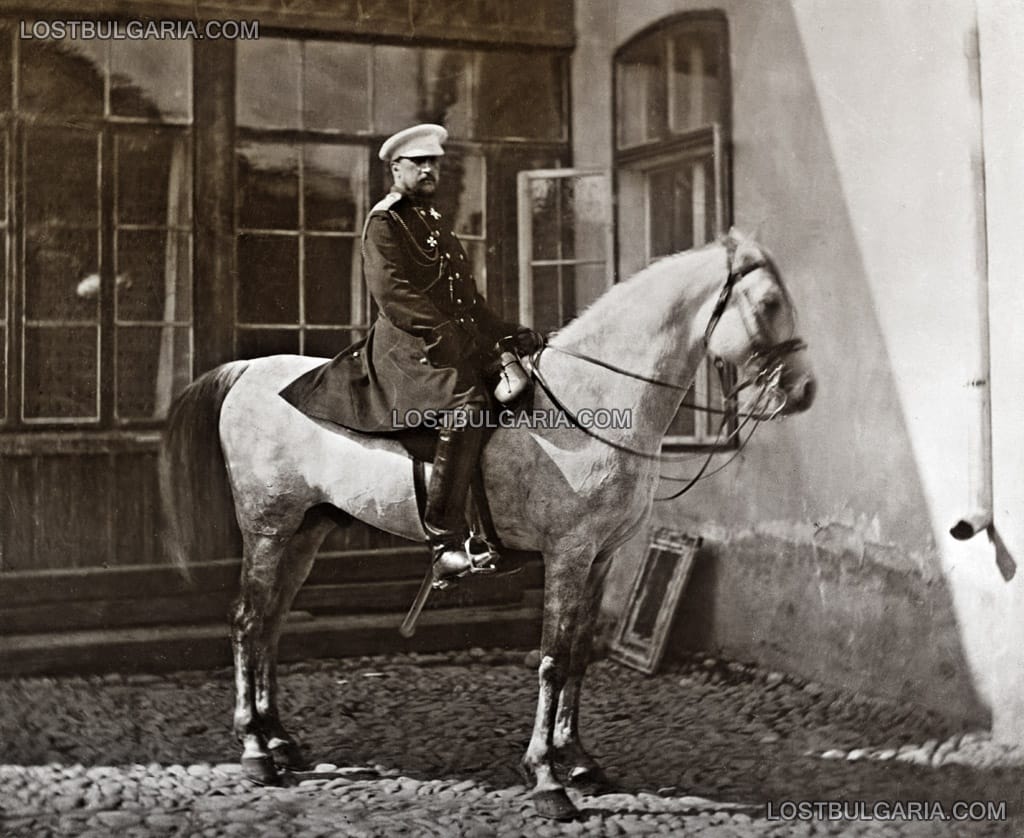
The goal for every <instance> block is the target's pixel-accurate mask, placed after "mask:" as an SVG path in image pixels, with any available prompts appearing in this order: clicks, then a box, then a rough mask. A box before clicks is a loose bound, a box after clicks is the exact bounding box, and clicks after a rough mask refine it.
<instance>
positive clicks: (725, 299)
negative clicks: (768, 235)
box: [529, 242, 806, 500]
mask: <svg viewBox="0 0 1024 838" xmlns="http://www.w3.org/2000/svg"><path fill="white" fill-rule="evenodd" d="M734 255H735V245H734V244H733V243H732V242H729V243H728V245H727V257H728V265H729V272H728V274H727V276H726V278H725V282H724V283H723V284H722V289H721V291H720V292H719V294H718V299H717V300H716V301H715V305H714V308H713V309H712V310H711V316H710V317H709V318H708V324H707V326H706V327H705V329H704V336H703V338H702V342H703V345H704V349H703V352H704V355H705V356H706V355H707V354H708V352H709V346H710V341H711V336H712V334H713V333H714V331H715V329H716V328H717V326H718V323H719V321H720V320H721V319H722V315H723V314H724V313H725V310H726V308H728V306H729V301H730V299H731V298H732V295H733V292H734V289H735V287H736V285H737V284H738V283H739V281H740V280H741V279H743V278H744V277H745V276H747V274H750V273H753V272H754V271H756V270H758V269H760V268H766V267H771V265H770V263H769V262H768V260H766V259H760V260H757V261H754V262H749V263H747V264H745V265H743V266H742V267H739V268H735V267H732V264H733V257H734ZM744 327H745V328H746V330H747V335H748V337H749V338H750V339H751V345H752V347H753V349H752V351H751V353H750V355H749V357H748V358H747V360H746V361H745V362H744V364H743V368H744V369H746V368H749V367H750V366H755V367H756V371H755V372H754V373H753V374H751V375H748V376H747V377H746V378H745V379H743V380H742V381H740V382H738V383H736V384H734V385H733V386H732V387H728V388H727V387H726V381H725V376H726V372H725V362H724V361H723V360H722V359H721V358H718V357H716V358H714V360H713V363H714V365H715V368H716V370H717V371H718V375H719V380H720V381H721V383H722V391H723V393H724V394H725V396H724V398H725V400H726V402H729V401H732V400H734V399H735V398H736V396H737V395H738V394H739V393H740V392H741V391H742V390H744V389H746V388H747V387H751V386H755V385H757V386H759V387H760V393H759V394H758V396H757V397H756V398H755V399H754V400H753V404H754V405H755V406H756V405H758V404H760V402H761V401H762V400H763V399H764V398H765V396H766V395H767V394H768V393H769V392H775V393H778V392H781V390H780V388H779V386H778V383H779V378H780V376H781V374H782V363H781V361H782V358H784V357H785V356H787V355H790V354H792V353H794V352H798V351H800V350H802V349H805V348H806V344H805V343H804V342H803V340H801V339H800V338H796V337H793V338H789V339H787V340H784V341H780V342H778V343H774V344H767V345H766V344H764V342H763V341H762V340H761V339H760V338H759V336H757V335H755V334H754V333H753V332H751V330H750V327H749V325H747V322H746V319H745V318H744ZM547 349H551V350H554V351H555V352H558V353H560V354H562V355H568V356H571V357H573V358H578V359H580V360H582V361H586V362H587V363H589V364H593V365H594V366H598V367H601V368H603V369H606V370H609V371H611V372H614V373H617V374H619V375H623V376H626V377H627V378H633V379H635V380H637V381H643V382H645V383H647V384H653V385H655V386H658V387H664V388H667V389H670V390H675V391H678V392H683V393H685V392H687V391H689V389H690V385H685V386H684V385H681V384H677V383H675V382H673V381H665V380H663V379H659V378H652V377H650V376H647V375H643V374H641V373H636V372H633V371H631V370H627V369H624V368H622V367H619V366H616V365H615V364H611V363H609V362H607V361H603V360H601V359H599V358H594V357H592V356H590V355H586V354H584V353H582V352H576V351H574V350H572V349H566V348H564V347H560V346H551V345H546V346H543V347H541V348H540V349H539V350H537V352H535V353H534V354H533V355H532V356H531V357H530V363H529V370H530V376H531V377H532V378H533V380H534V381H536V382H537V384H538V386H539V387H540V388H541V389H542V390H543V391H544V393H545V394H546V395H547V397H548V399H550V401H551V403H552V404H553V405H554V406H555V408H557V409H558V410H559V411H561V412H562V414H563V415H564V416H566V417H567V419H568V420H569V422H570V424H571V425H573V427H575V428H577V429H578V430H580V431H582V432H583V433H585V434H587V435H588V436H590V437H592V438H593V439H596V440H598V441H599V442H602V443H604V444H605V445H607V446H609V447H610V448H614V449H615V450H616V451H622V452H623V453H626V454H631V455H633V456H635V457H640V458H642V459H646V460H654V461H657V462H669V461H679V460H680V459H689V457H683V458H676V457H671V456H670V455H666V454H661V453H652V452H649V451H640V450H638V449H635V448H631V447H630V446H628V445H623V444H622V443H619V442H616V441H615V440H612V439H608V438H606V437H604V436H601V435H600V434H598V433H596V432H595V431H594V430H593V429H591V428H589V427H587V426H586V425H585V424H583V423H581V422H580V420H579V417H578V416H577V415H576V414H575V413H574V412H573V411H572V410H570V409H569V408H568V407H566V406H565V404H563V403H562V401H561V400H560V399H559V398H558V397H557V396H556V395H555V394H554V393H553V392H552V390H551V387H550V386H549V385H548V383H547V380H546V379H545V378H544V375H543V373H542V372H541V368H540V362H541V357H542V356H543V354H544V352H545V350H547ZM785 406H786V396H785V394H784V393H783V398H782V403H781V404H780V405H779V406H778V407H776V408H775V410H773V411H771V412H770V413H763V412H754V413H752V412H747V413H737V412H735V411H729V410H720V409H718V408H713V407H710V406H706V405H687V407H688V408H689V409H691V410H698V411H702V412H705V413H711V414H718V415H721V416H722V417H723V420H722V423H721V426H720V427H719V430H718V435H717V437H716V440H717V439H718V437H721V434H722V431H723V430H724V428H725V425H726V423H727V422H728V420H729V417H730V416H736V417H738V418H742V419H743V423H742V424H741V425H740V426H739V427H738V428H737V429H736V430H734V431H732V432H730V434H729V436H728V437H726V440H727V439H728V438H729V437H731V436H733V435H738V434H739V433H741V432H742V430H743V428H744V426H745V425H746V424H747V423H748V422H750V421H751V420H754V422H755V425H754V429H756V427H757V425H758V424H760V422H762V421H764V420H765V419H774V418H775V417H776V416H778V415H779V414H780V413H781V412H782V411H783V410H784V409H785ZM754 429H751V431H750V434H748V435H747V437H746V439H744V440H741V442H740V446H739V449H738V450H737V451H736V453H735V454H734V455H733V457H731V458H730V459H729V461H728V462H727V463H725V465H728V463H729V462H732V459H733V458H734V457H735V456H737V455H738V454H739V451H740V450H742V448H743V447H744V446H745V445H746V444H747V442H748V441H749V440H750V436H751V435H752V434H753V430H754ZM714 453H715V452H714V451H712V452H711V453H709V454H708V456H707V458H706V459H705V461H704V464H703V465H702V466H701V468H700V470H699V471H698V473H697V474H696V476H694V477H693V478H692V479H691V480H689V482H688V483H687V485H686V486H684V487H683V488H682V489H681V490H680V491H678V492H676V493H675V494H673V495H671V496H669V497H666V498H656V500H671V499H673V498H677V497H679V496H680V495H682V494H683V493H685V492H687V491H688V490H689V489H690V488H691V487H692V486H693V485H694V484H696V483H697V481H698V480H700V479H701V477H703V476H705V472H706V470H707V468H708V466H709V465H710V463H711V458H712V456H713V455H714ZM725 465H723V466H722V468H724V467H725ZM713 473H714V472H713ZM665 479H668V480H673V479H679V478H671V477H666V478H665Z"/></svg>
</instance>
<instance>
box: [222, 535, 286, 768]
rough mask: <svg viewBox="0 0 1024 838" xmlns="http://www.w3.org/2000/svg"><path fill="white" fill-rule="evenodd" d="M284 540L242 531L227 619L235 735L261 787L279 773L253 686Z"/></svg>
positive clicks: (258, 668) (271, 608) (246, 762)
mask: <svg viewBox="0 0 1024 838" xmlns="http://www.w3.org/2000/svg"><path fill="white" fill-rule="evenodd" d="M287 545H288V537H274V536H266V535H259V534H256V533H251V532H246V531H244V530H243V532H242V580H241V590H240V592H239V595H238V599H237V600H236V601H235V606H234V613H233V614H232V620H231V646H232V651H233V653H234V659H235V717H234V730H235V736H237V737H238V739H239V741H240V742H241V743H242V771H243V773H244V774H245V775H246V776H247V777H248V778H249V779H251V780H255V781H256V782H260V783H274V782H276V781H277V770H276V769H275V768H274V761H273V759H272V758H271V755H270V751H269V750H268V748H267V740H266V736H265V734H264V732H263V724H262V721H261V719H260V715H259V712H258V711H257V708H256V691H257V684H258V682H259V680H260V678H259V671H260V668H261V666H260V665H261V660H262V659H263V658H264V656H265V655H264V650H263V649H261V648H260V643H261V639H262V638H263V636H264V634H265V622H266V619H267V615H268V614H270V613H272V610H273V600H274V597H275V596H276V595H277V592H276V590H275V588H274V584H273V583H274V580H275V579H276V577H277V575H278V573H279V567H280V565H281V563H282V559H283V557H284V555H285V552H286V548H287Z"/></svg>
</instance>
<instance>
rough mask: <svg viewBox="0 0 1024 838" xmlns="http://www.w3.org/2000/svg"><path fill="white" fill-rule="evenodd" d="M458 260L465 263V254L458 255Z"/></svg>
mask: <svg viewBox="0 0 1024 838" xmlns="http://www.w3.org/2000/svg"><path fill="white" fill-rule="evenodd" d="M459 259H461V260H462V261H463V262H465V261H466V254H465V253H460V254H459Z"/></svg>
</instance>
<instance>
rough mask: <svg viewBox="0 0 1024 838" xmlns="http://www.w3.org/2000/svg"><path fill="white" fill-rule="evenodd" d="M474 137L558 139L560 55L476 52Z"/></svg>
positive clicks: (560, 132) (560, 129) (560, 133)
mask: <svg viewBox="0 0 1024 838" xmlns="http://www.w3.org/2000/svg"><path fill="white" fill-rule="evenodd" d="M478 56H479V59H478V60H479V66H480V83H479V86H478V90H477V99H476V105H477V107H476V123H475V136H477V137H523V138H526V139H534V140H560V139H562V137H563V135H564V128H563V116H562V115H563V113H564V111H565V108H564V105H563V96H562V90H563V87H562V76H563V70H562V66H563V62H562V59H561V58H560V57H559V56H549V55H536V54H529V53H521V52H481V53H478Z"/></svg>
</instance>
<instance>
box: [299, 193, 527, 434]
mask: <svg viewBox="0 0 1024 838" xmlns="http://www.w3.org/2000/svg"><path fill="white" fill-rule="evenodd" d="M363 275H364V277H365V280H366V285H367V288H368V289H369V291H370V294H372V295H373V298H374V300H375V301H376V302H377V306H378V314H377V318H376V321H375V322H374V323H373V325H372V326H371V327H370V330H369V333H368V334H367V336H366V338H365V339H364V340H362V341H359V342H358V343H356V344H354V345H352V346H350V347H349V348H348V349H346V350H345V351H344V352H342V353H341V354H340V355H338V356H337V357H335V358H334V359H333V360H332V361H330V362H328V363H327V364H325V365H323V366H321V367H318V368H317V369H315V370H313V371H311V372H310V373H307V374H306V375H305V376H303V377H302V378H299V379H298V380H297V381H295V382H294V383H293V384H291V385H289V387H287V388H286V389H285V390H284V391H282V395H283V396H284V397H285V398H286V399H288V401H290V402H291V403H292V404H294V405H295V406H296V407H297V408H299V409H300V410H302V411H303V412H304V413H306V414H308V415H310V416H315V417H317V418H319V419H326V420H328V421H331V422H335V423H337V424H339V425H343V426H345V427H347V428H352V429H353V430H357V431H365V432H372V433H381V432H383V433H386V432H389V431H393V430H396V428H395V419H396V417H397V418H398V420H399V425H400V427H404V426H405V417H406V416H407V414H409V412H410V411H420V412H423V411H441V410H453V409H455V408H458V407H461V406H464V405H477V406H480V407H483V406H485V405H486V404H487V402H488V394H487V388H486V386H485V384H484V382H483V380H482V374H483V370H484V368H485V367H486V366H487V365H488V363H490V362H491V360H492V350H493V346H494V344H495V343H496V342H497V340H498V339H499V338H501V337H505V336H507V335H512V334H514V333H515V332H516V331H517V329H518V328H519V327H518V325H517V324H515V323H509V322H505V321H503V320H501V318H499V317H498V316H497V315H496V314H495V313H494V312H492V311H491V310H490V309H489V308H488V307H487V304H486V302H485V301H484V299H483V298H482V297H481V296H480V294H479V293H478V292H477V290H476V283H475V281H474V278H473V271H472V268H471V265H470V262H469V259H468V257H467V256H466V252H465V250H464V249H463V247H462V244H461V243H460V242H459V239H458V237H457V236H456V235H455V233H454V232H453V230H452V228H451V224H450V223H449V221H448V219H447V218H445V217H444V216H443V215H442V214H441V213H440V212H438V211H437V209H436V208H435V207H434V206H433V204H431V203H430V202H429V201H423V200H418V199H416V198H412V197H409V196H406V195H402V194H400V193H398V192H390V193H389V194H388V195H387V196H386V197H385V198H384V199H383V200H381V201H380V202H379V203H378V204H377V205H376V206H375V207H374V208H373V209H372V210H371V211H370V214H369V216H368V218H367V220H366V225H365V227H364V230H363ZM413 415H415V414H413ZM399 429H400V428H399Z"/></svg>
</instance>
